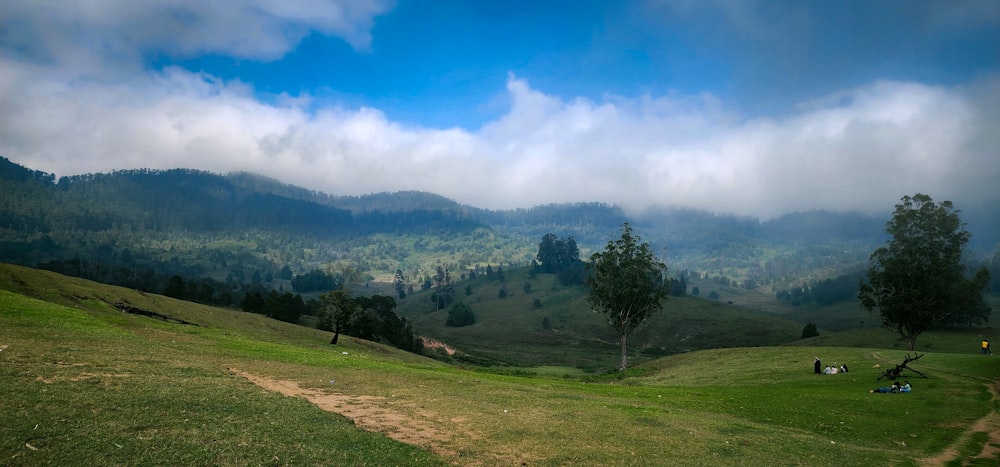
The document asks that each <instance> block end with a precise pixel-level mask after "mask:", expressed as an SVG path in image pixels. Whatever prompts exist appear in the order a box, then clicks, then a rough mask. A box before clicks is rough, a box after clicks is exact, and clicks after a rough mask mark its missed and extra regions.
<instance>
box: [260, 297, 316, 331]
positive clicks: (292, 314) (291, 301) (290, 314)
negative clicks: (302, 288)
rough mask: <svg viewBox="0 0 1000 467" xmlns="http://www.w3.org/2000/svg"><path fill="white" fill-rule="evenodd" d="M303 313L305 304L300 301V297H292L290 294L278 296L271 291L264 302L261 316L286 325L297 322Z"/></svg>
mask: <svg viewBox="0 0 1000 467" xmlns="http://www.w3.org/2000/svg"><path fill="white" fill-rule="evenodd" d="M305 312H306V304H305V302H303V301H302V296H300V295H292V293H291V292H285V293H283V294H279V293H278V292H277V291H275V290H272V291H271V293H270V294H268V296H267V299H266V300H265V301H264V309H263V314H264V315H266V316H267V317H269V318H274V319H276V320H279V321H284V322H286V323H295V322H298V320H299V317H300V316H302V315H303V314H305Z"/></svg>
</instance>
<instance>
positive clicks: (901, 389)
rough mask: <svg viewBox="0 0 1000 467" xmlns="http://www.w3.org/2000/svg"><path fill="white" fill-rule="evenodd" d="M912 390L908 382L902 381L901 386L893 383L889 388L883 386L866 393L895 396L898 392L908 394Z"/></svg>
mask: <svg viewBox="0 0 1000 467" xmlns="http://www.w3.org/2000/svg"><path fill="white" fill-rule="evenodd" d="M912 390H913V388H912V387H911V386H910V382H909V381H903V384H899V381H893V382H892V385H891V386H885V387H881V388H875V389H872V390H870V391H868V392H870V393H872V394H875V393H879V394H895V393H899V392H910V391H912Z"/></svg>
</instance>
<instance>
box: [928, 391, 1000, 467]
mask: <svg viewBox="0 0 1000 467" xmlns="http://www.w3.org/2000/svg"><path fill="white" fill-rule="evenodd" d="M989 389H990V392H991V393H992V394H993V400H992V401H990V405H991V406H993V407H996V403H997V400H998V399H1000V381H994V382H993V384H991V385H989ZM974 433H986V435H987V441H986V443H985V444H984V445H983V448H982V450H981V451H979V454H976V455H975V456H973V457H972V458H971V459H960V458H959V455H960V454H959V449H960V447H961V446H962V445H963V444H964V443H966V442H967V440H968V439H969V437H970V436H971V435H972V434H974ZM998 446H1000V413H998V412H997V411H996V410H993V411H991V412H990V413H988V414H986V416H984V417H983V418H980V419H979V420H976V422H975V423H973V424H972V425H969V428H968V429H967V430H965V433H964V434H962V436H959V438H958V440H956V441H955V443H953V444H952V445H951V446H949V447H948V448H946V449H945V450H944V451H941V452H940V453H939V454H938V455H936V456H934V457H929V458H925V459H920V464H921V465H927V466H938V465H942V466H943V465H945V464H948V463H950V462H952V461H956V460H957V461H961V464H960V465H969V463H970V462H969V461H971V460H975V459H994V460H995V459H1000V447H998Z"/></svg>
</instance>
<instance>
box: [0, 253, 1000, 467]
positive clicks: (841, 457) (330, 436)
mask: <svg viewBox="0 0 1000 467" xmlns="http://www.w3.org/2000/svg"><path fill="white" fill-rule="evenodd" d="M0 288H2V289H8V290H9V289H11V288H16V289H17V290H18V293H13V292H8V291H0V349H2V350H0V407H2V410H0V464H12V465H39V464H73V465H78V464H94V465H108V464H129V465H132V464H153V465H185V464H187V465H189V464H198V465H261V464H278V465H293V464H294V465H437V464H442V465H443V464H459V465H518V464H522V463H525V464H529V465H819V466H824V465H831V466H832V465H837V466H844V465H875V464H884V465H918V464H919V463H920V459H923V458H927V457H929V456H933V455H935V454H937V453H940V452H942V451H943V450H945V449H946V448H949V447H951V448H954V449H955V452H957V453H958V456H960V457H961V458H962V459H970V458H971V457H973V456H975V455H976V454H977V453H978V452H979V448H981V446H982V444H983V443H985V442H987V440H986V438H985V435H983V434H976V433H968V432H967V428H968V427H969V426H970V425H972V424H973V423H974V422H975V421H976V420H978V419H980V418H982V417H984V416H985V415H987V414H990V413H992V412H995V411H996V410H997V407H996V406H995V403H994V402H993V401H992V399H991V394H990V393H989V391H988V390H987V386H988V385H989V384H992V383H993V382H995V381H996V380H997V379H998V378H1000V361H997V360H993V359H991V358H989V357H983V356H981V355H979V354H978V353H977V352H976V351H975V349H972V351H964V349H963V345H964V344H963V343H964V341H965V340H966V338H967V337H969V336H965V335H941V336H938V337H937V338H936V339H937V341H935V345H938V346H939V347H940V348H942V349H946V348H947V349H951V348H955V349H961V350H956V351H944V350H941V351H934V350H931V351H927V352H926V354H925V356H924V357H923V358H922V359H921V360H919V361H917V362H914V363H913V364H912V366H913V367H914V368H917V369H919V370H921V371H923V372H925V373H927V374H928V375H929V376H930V379H922V378H912V377H911V378H910V380H911V381H912V382H913V383H914V386H915V391H914V392H913V393H910V394H898V395H873V394H869V393H868V389H870V388H872V387H874V386H875V385H877V384H879V383H877V382H876V381H875V379H876V376H877V375H878V371H877V370H876V369H874V368H872V366H873V365H875V364H880V365H881V366H882V367H885V366H886V365H890V364H893V363H897V362H899V361H901V360H902V358H903V357H904V356H905V355H906V352H905V351H904V350H902V349H898V348H895V347H892V346H888V347H883V346H880V345H878V342H881V341H878V340H874V341H872V344H870V345H868V346H864V347H850V346H845V345H842V344H845V343H846V342H845V341H836V340H835V339H834V338H833V336H829V337H826V341H825V342H822V343H816V344H817V345H813V346H809V347H806V346H804V345H799V346H771V347H744V348H724V349H712V350H703V351H695V352H688V353H684V354H680V355H674V356H670V357H666V358H660V359H649V360H647V361H646V362H645V363H643V364H642V365H639V366H638V367H637V368H636V369H635V370H634V371H631V372H630V373H629V376H627V377H624V378H617V377H612V376H611V375H607V376H581V373H580V372H579V370H572V369H567V368H565V367H539V368H532V369H531V371H516V372H508V373H505V372H503V371H469V370H463V369H460V368H456V367H451V366H446V365H443V364H441V363H439V362H436V361H433V360H430V359H426V358H423V357H419V356H414V355H410V354H405V353H402V352H399V351H397V350H395V349H391V348H387V347H384V346H380V345H378V344H374V343H370V342H365V341H359V340H355V339H351V338H345V339H343V340H342V343H343V345H339V346H336V347H333V346H329V345H327V342H328V341H329V335H328V334H326V333H321V332H317V331H315V330H310V329H305V328H301V327H297V326H292V325H288V324H285V323H280V322H276V321H273V320H266V319H262V318H260V317H257V316H255V315H248V314H245V313H240V312H236V311H230V310H221V309H209V308H204V307H199V306H197V305H192V304H186V303H183V302H175V301H172V300H170V299H166V298H163V297H156V296H151V295H147V296H142V295H140V294H138V293H136V292H134V291H130V290H127V289H119V288H112V287H105V286H99V285H96V284H92V283H87V282H85V281H78V280H76V279H70V278H63V277H60V276H57V275H53V274H48V273H43V272H38V271H33V270H28V269H22V268H12V267H7V266H0ZM25 294H30V295H32V296H33V297H37V298H29V297H28V296H26V295H25ZM123 298H125V299H129V300H130V301H131V300H135V302H131V303H133V305H134V306H140V307H142V308H146V307H148V309H151V310H155V311H159V312H161V313H164V314H171V316H175V317H183V319H185V320H188V321H191V322H194V323H197V324H198V325H197V326H190V325H181V324H175V323H166V322H162V321H157V320H154V319H150V318H145V317H140V316H134V315H128V314H125V313H122V312H119V311H117V310H115V309H114V308H113V307H111V306H109V305H108V304H107V303H108V301H111V302H112V303H113V302H114V300H117V299H123ZM39 299H44V300H39ZM140 300H146V302H143V303H144V304H142V305H140V304H139V303H137V302H139V301H140ZM727 332H728V331H727ZM824 337H825V336H824ZM928 337H929V336H928ZM918 343H919V341H918ZM553 348H557V346H553ZM345 352H346V353H345ZM815 355H818V356H820V357H821V358H823V359H824V361H829V362H833V361H838V362H847V363H849V364H850V365H851V368H852V371H851V372H850V373H848V374H842V375H836V376H826V375H822V376H818V375H814V374H813V373H812V359H813V356H815ZM998 358H1000V357H998ZM230 368H235V369H238V370H240V371H244V372H247V373H251V374H255V375H260V376H263V377H267V378H271V379H274V380H282V381H292V382H294V383H296V384H298V385H299V386H301V387H303V388H307V389H308V390H310V391H313V392H315V393H317V394H326V395H337V394H339V395H343V396H350V397H354V398H356V399H357V400H361V398H367V399H366V400H369V401H371V402H368V404H370V405H371V406H372V407H374V408H375V409H377V410H376V411H375V412H373V415H372V416H375V415H374V414H375V413H388V414H395V415H396V416H398V417H399V420H400V421H399V426H398V429H397V430H396V431H399V430H404V429H405V428H406V426H408V424H417V425H418V426H425V427H431V429H433V430H434V431H436V432H439V433H443V434H445V435H446V436H443V437H442V438H441V439H440V440H438V441H435V442H434V443H432V444H433V445H420V446H413V445H409V444H404V443H401V442H397V441H394V440H393V439H390V438H389V437H387V436H386V435H385V434H382V433H374V432H369V431H364V430H362V429H360V428H359V427H358V426H356V425H355V424H354V423H352V422H351V421H350V420H348V419H345V418H344V417H342V416H339V415H337V414H333V413H330V412H326V411H323V410H320V409H319V408H317V407H316V406H314V405H313V404H311V403H309V402H308V401H306V400H304V399H301V398H296V397H287V396H283V395H280V394H278V393H276V392H271V391H266V390H263V389H261V388H260V387H258V386H255V385H253V384H252V383H250V382H249V381H247V380H246V379H244V378H242V377H239V376H236V375H234V374H233V373H232V372H231V371H230ZM331 381H334V382H333V383H331ZM883 384H884V383H883ZM411 422H412V423H411ZM432 448H433V451H432V450H431V449H432ZM991 461H992V462H995V460H991ZM975 462H978V465H985V464H984V463H983V462H981V461H975ZM975 462H974V463H973V465H977V464H976V463H975Z"/></svg>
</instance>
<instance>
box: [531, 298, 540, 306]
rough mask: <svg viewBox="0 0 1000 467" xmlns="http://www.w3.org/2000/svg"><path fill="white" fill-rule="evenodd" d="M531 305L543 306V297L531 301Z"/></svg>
mask: <svg viewBox="0 0 1000 467" xmlns="http://www.w3.org/2000/svg"><path fill="white" fill-rule="evenodd" d="M531 306H532V308H541V307H542V299H540V298H536V299H535V301H534V302H531Z"/></svg>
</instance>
